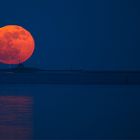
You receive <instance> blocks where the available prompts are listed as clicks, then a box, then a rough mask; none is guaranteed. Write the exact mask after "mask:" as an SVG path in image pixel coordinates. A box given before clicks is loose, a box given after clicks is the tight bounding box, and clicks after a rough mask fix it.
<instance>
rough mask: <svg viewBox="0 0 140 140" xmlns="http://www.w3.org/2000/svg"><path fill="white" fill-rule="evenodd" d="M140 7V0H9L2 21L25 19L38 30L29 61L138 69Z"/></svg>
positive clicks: (45, 65) (43, 65)
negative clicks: (34, 47) (34, 46)
mask: <svg viewBox="0 0 140 140" xmlns="http://www.w3.org/2000/svg"><path fill="white" fill-rule="evenodd" d="M139 7H140V1H139V0H24V1H22V0H11V1H10V0H9V1H8V0H6V1H1V5H0V26H4V25H9V24H17V25H21V26H23V27H24V28H26V29H27V30H29V31H30V32H31V33H32V35H33V36H34V38H35V42H36V49H35V52H34V55H33V56H32V58H30V59H29V60H28V61H27V62H26V63H25V65H26V66H31V67H36V68H44V69H89V70H140V62H139V61H140V55H139V54H140V8H139ZM2 67H8V66H7V65H2V64H1V65H0V68H2Z"/></svg>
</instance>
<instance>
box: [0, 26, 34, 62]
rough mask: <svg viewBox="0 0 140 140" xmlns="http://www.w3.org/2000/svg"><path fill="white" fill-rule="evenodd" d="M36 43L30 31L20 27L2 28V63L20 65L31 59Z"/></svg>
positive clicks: (0, 29) (0, 49)
mask: <svg viewBox="0 0 140 140" xmlns="http://www.w3.org/2000/svg"><path fill="white" fill-rule="evenodd" d="M34 47H35V42H34V39H33V37H32V35H31V33H30V32H29V31H27V30H26V29H24V28H23V27H21V26H18V25H7V26H4V27H2V28H0V63H4V64H20V63H23V62H25V61H26V60H27V59H29V58H30V57H31V55H32V54H33V52H34Z"/></svg>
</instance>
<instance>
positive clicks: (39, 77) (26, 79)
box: [0, 65, 140, 85]
mask: <svg viewBox="0 0 140 140" xmlns="http://www.w3.org/2000/svg"><path fill="white" fill-rule="evenodd" d="M0 84H76V85H78V84H79V85H82V84H83V85H140V71H87V70H41V69H38V68H30V67H24V66H23V65H20V66H18V67H16V68H12V69H1V70H0Z"/></svg>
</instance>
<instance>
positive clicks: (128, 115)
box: [0, 85, 140, 140]
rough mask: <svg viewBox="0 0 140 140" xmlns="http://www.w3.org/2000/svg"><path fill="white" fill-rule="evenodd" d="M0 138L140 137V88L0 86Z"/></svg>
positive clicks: (12, 139)
mask: <svg viewBox="0 0 140 140" xmlns="http://www.w3.org/2000/svg"><path fill="white" fill-rule="evenodd" d="M0 95H1V96H0V140H49V139H53V140H54V139H56V140H57V139H58V140H59V139H66V140H67V139H69V140H70V139H72V140H73V139H74V140H75V139H85V140H88V139H93V140H94V139H95V140H96V139H98V140H99V139H133V140H134V139H140V86H83V85H82V86H71V85H67V86H66V85H58V86H57V85H2V86H0Z"/></svg>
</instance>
